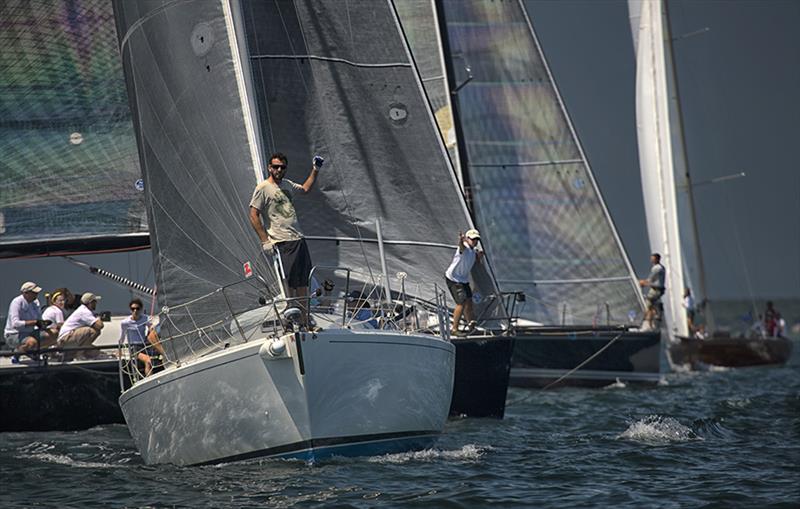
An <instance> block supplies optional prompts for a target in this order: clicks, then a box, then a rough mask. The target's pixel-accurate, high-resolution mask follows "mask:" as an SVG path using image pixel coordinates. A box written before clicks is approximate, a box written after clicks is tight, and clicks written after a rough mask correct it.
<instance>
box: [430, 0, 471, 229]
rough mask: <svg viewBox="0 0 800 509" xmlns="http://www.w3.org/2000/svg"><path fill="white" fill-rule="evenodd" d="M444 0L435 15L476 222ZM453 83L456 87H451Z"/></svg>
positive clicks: (460, 158)
mask: <svg viewBox="0 0 800 509" xmlns="http://www.w3.org/2000/svg"><path fill="white" fill-rule="evenodd" d="M443 1H444V0H433V6H434V16H435V17H436V22H437V24H438V28H439V43H440V45H441V47H442V54H443V55H444V58H443V59H442V60H443V63H444V69H445V75H446V80H445V85H446V86H447V92H448V93H449V94H450V112H451V114H452V116H453V129H454V130H455V133H456V153H457V154H458V161H459V164H458V168H456V171H457V172H459V174H460V177H461V179H460V180H461V186H462V188H463V191H464V199H465V200H466V202H467V208H468V209H469V214H470V216H471V217H472V222H473V223H475V219H476V218H475V207H474V206H473V203H472V184H471V182H470V178H469V170H468V168H469V156H468V155H467V144H466V143H463V142H462V140H465V139H466V138H465V137H464V130H463V129H462V127H461V117H460V115H459V110H458V89H459V88H460V87H459V86H458V85H456V75H455V69H454V68H453V60H454V59H453V54H452V53H451V52H450V38H449V37H448V35H447V19H446V17H445V12H444V11H445V8H444V5H442V3H443ZM451 83H452V84H453V86H454V88H450V87H451Z"/></svg>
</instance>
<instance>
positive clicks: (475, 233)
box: [464, 228, 481, 239]
mask: <svg viewBox="0 0 800 509" xmlns="http://www.w3.org/2000/svg"><path fill="white" fill-rule="evenodd" d="M464 236H465V237H466V238H468V239H480V238H481V234H480V233H478V230H476V229H475V228H473V229H471V230H467V233H465V234H464Z"/></svg>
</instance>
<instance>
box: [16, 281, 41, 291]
mask: <svg viewBox="0 0 800 509" xmlns="http://www.w3.org/2000/svg"><path fill="white" fill-rule="evenodd" d="M19 291H21V292H23V293H25V292H36V293H39V292H41V291H42V287H41V286H36V283H34V282H33V281H27V282H25V283H22V286H21V287H20V289H19Z"/></svg>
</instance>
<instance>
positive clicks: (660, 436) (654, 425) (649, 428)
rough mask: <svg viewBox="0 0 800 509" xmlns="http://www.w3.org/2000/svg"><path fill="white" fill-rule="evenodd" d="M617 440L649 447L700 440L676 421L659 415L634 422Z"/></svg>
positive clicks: (689, 429)
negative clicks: (639, 443)
mask: <svg viewBox="0 0 800 509" xmlns="http://www.w3.org/2000/svg"><path fill="white" fill-rule="evenodd" d="M617 438H621V439H626V440H633V441H634V442H642V443H645V444H651V445H664V444H670V443H675V442H688V441H690V440H702V438H700V437H698V436H697V434H695V432H694V431H692V430H691V428H688V427H686V426H684V425H683V424H681V423H680V422H678V421H677V419H674V418H672V417H661V416H660V415H648V416H647V417H645V418H644V419H640V420H638V421H636V422H634V423H633V424H631V425H630V426H628V429H626V430H625V431H624V432H622V434H620V435H619V436H618V437H617Z"/></svg>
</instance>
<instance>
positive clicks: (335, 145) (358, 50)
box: [114, 0, 502, 465]
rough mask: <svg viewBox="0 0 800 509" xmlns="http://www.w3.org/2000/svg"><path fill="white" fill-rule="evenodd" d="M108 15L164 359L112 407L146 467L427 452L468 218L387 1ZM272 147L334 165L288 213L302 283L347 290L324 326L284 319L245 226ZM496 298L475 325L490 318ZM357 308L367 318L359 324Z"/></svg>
mask: <svg viewBox="0 0 800 509" xmlns="http://www.w3.org/2000/svg"><path fill="white" fill-rule="evenodd" d="M114 9H115V14H116V20H117V28H118V34H119V39H120V48H121V53H122V59H123V64H124V68H125V76H126V81H127V84H128V92H129V99H130V103H131V105H132V109H133V111H134V120H135V126H136V134H137V142H138V147H139V153H140V159H141V161H142V169H143V174H144V180H145V189H146V190H147V210H148V218H149V222H150V232H151V240H152V249H153V256H154V265H155V267H156V270H155V272H156V280H157V285H158V289H159V292H158V302H159V307H160V310H161V312H160V316H159V318H160V324H161V332H160V334H161V338H162V345H163V346H164V348H165V350H166V352H167V357H168V359H169V361H168V365H167V367H166V369H164V370H163V371H161V372H159V373H157V374H155V375H152V376H150V377H146V378H143V379H139V380H136V381H135V382H134V384H133V386H132V387H131V388H130V389H128V390H126V391H125V392H124V393H123V394H122V396H121V397H120V404H121V406H122V410H123V413H124V415H125V419H126V422H127V423H128V427H129V429H130V431H131V435H132V436H133V438H134V441H135V442H136V445H137V447H138V449H139V451H140V452H141V454H142V457H143V458H144V460H145V461H146V462H147V463H165V462H169V463H175V464H181V465H195V464H204V463H218V462H223V461H234V460H240V459H246V458H252V457H260V456H291V457H300V458H305V459H312V460H313V459H317V458H321V457H325V456H328V455H357V454H380V453H386V452H394V451H404V450H411V449H418V448H422V447H427V446H429V445H430V444H431V443H433V441H434V440H435V439H436V438H437V436H438V435H439V434H440V433H441V432H442V429H443V426H444V423H445V421H446V419H447V416H448V410H449V407H450V402H451V396H452V391H453V372H454V365H455V348H454V346H453V345H452V344H451V343H450V342H449V341H448V338H447V331H448V324H447V319H446V316H445V312H444V308H443V306H442V302H443V292H442V289H441V288H440V287H438V288H437V285H436V284H434V283H433V281H438V280H439V279H440V277H441V276H440V273H441V271H442V268H443V267H445V266H446V265H447V262H448V261H449V259H450V257H451V256H452V249H453V247H454V246H453V244H451V243H448V242H447V238H448V237H449V236H452V235H453V233H454V232H457V231H458V230H459V229H460V228H464V227H465V225H470V224H471V223H470V221H469V216H468V214H467V209H466V206H465V204H464V202H463V197H462V196H461V194H460V193H459V190H458V186H457V182H456V180H455V176H454V173H453V171H452V167H450V166H449V163H448V158H447V157H446V149H445V147H444V145H443V144H442V142H441V139H440V137H439V136H438V134H437V128H436V124H435V119H434V117H433V114H432V112H431V111H430V109H429V108H428V105H427V103H426V102H425V100H424V93H423V91H422V84H421V81H420V80H419V75H418V74H417V72H416V69H415V67H414V65H413V62H412V60H411V58H410V54H409V52H408V48H407V45H406V44H405V40H404V38H403V37H402V34H401V32H400V29H399V23H398V20H397V18H396V16H395V13H394V10H393V8H392V5H391V2H388V1H387V2H355V3H352V2H351V3H348V4H342V3H341V2H333V1H329V2H317V1H314V2H312V1H300V2H285V3H284V2H274V3H273V2H259V1H242V2H232V1H228V0H221V1H215V2H175V3H168V4H155V3H152V4H151V3H147V2H128V1H119V2H115V3H114ZM277 150H280V151H281V152H284V153H286V154H287V155H288V159H289V162H290V167H300V168H302V167H303V166H304V165H301V163H297V162H296V161H310V160H311V157H310V154H313V153H320V154H323V155H324V156H325V159H326V163H325V164H326V166H325V170H324V171H325V172H326V173H323V174H322V175H321V177H320V182H319V183H318V189H316V190H315V191H314V192H312V193H310V194H309V195H308V196H306V197H304V198H307V199H306V200H302V199H298V200H297V201H296V209H297V213H298V217H300V218H301V224H302V226H303V228H304V233H305V235H306V239H307V240H308V244H309V247H310V250H311V255H312V259H313V260H314V261H315V269H314V272H313V274H314V276H315V277H319V278H322V277H326V278H327V277H330V279H331V282H332V283H334V285H333V286H335V288H337V289H342V288H344V290H339V291H341V292H342V294H341V296H342V297H343V298H344V299H345V300H344V301H343V302H342V301H341V300H339V299H337V298H336V297H339V295H338V294H335V295H334V296H333V297H332V301H333V302H331V303H330V304H331V305H330V308H331V311H330V312H326V311H319V312H315V313H313V317H314V319H315V320H316V322H317V324H320V325H321V326H322V330H318V331H311V330H305V329H303V328H302V327H300V328H299V329H298V328H297V324H292V318H291V313H290V309H284V307H285V306H287V305H289V304H298V305H303V303H302V302H299V303H298V302H294V303H292V302H287V300H286V299H285V298H284V297H283V290H282V285H281V283H280V280H279V278H278V276H277V274H278V272H279V271H278V270H276V268H275V266H274V265H273V264H272V261H271V260H270V259H269V257H268V256H265V255H264V254H263V253H262V252H261V249H260V245H259V242H258V238H257V237H256V236H255V234H254V233H253V232H252V231H251V229H250V225H249V222H248V219H247V204H248V203H249V200H250V195H251V193H252V190H253V187H254V186H255V185H256V183H257V182H258V181H260V180H262V179H263V174H262V168H263V164H264V161H265V159H266V157H265V154H269V153H270V152H272V151H277ZM296 171H297V170H296ZM299 171H302V170H299ZM291 176H292V173H291V170H290V172H289V178H291ZM326 273H327V274H329V276H325V274H326ZM434 274H435V278H434V276H433V275H434ZM414 279H417V282H414ZM312 282H313V281H312ZM490 283H491V280H490ZM311 286H312V287H313V285H311ZM370 286H371V288H372V289H370ZM392 286H394V288H392ZM354 287H355V288H356V290H357V291H356V294H357V295H356V296H352V295H351V292H350V291H349V290H350V289H353V288H354ZM373 292H374V293H373ZM491 293H492V289H491V286H489V287H488V289H487V290H484V295H485V296H487V302H486V306H485V307H486V312H487V313H489V314H492V313H499V312H500V311H498V310H500V309H502V307H501V306H499V304H498V303H497V302H496V301H493V300H492V299H491V298H488V297H489V296H490V295H491ZM365 295H366V297H365ZM370 295H377V296H378V299H377V300H378V303H377V312H376V315H374V317H373V318H372V319H367V320H361V323H358V324H356V323H354V322H353V321H352V316H353V314H348V313H350V312H351V311H352V310H353V308H354V307H361V306H364V301H366V300H369V299H370V297H369V296H370ZM323 297H326V296H324V295H323ZM347 297H350V300H347ZM412 303H413V304H412ZM339 304H343V306H342V308H341V309H339V308H338V307H337V306H338V305H339ZM313 306H314V305H313V304H312V311H314V307H313ZM321 307H323V308H325V307H328V306H327V305H322V306H321ZM348 310H350V311H348ZM390 315H394V316H390ZM348 317H349V318H348ZM348 320H349V321H348ZM342 322H345V323H342ZM405 324H411V325H410V326H408V327H405ZM423 328H427V329H429V330H430V331H432V332H434V333H428V334H424V333H421V332H419V330H420V329H423Z"/></svg>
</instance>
